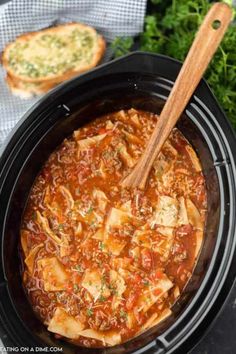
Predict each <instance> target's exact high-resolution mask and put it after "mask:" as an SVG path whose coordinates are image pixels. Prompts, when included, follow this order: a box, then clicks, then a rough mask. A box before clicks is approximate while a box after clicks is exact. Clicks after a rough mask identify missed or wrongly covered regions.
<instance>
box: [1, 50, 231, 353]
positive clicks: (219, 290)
mask: <svg viewBox="0 0 236 354" xmlns="http://www.w3.org/2000/svg"><path fill="white" fill-rule="evenodd" d="M180 67H181V64H180V63H179V62H177V61H175V60H173V59H171V58H168V57H164V56H160V55H154V54H146V53H142V52H137V53H133V54H130V55H128V56H125V57H123V58H121V59H118V60H115V61H113V62H110V63H108V64H105V65H103V66H100V67H99V68H97V69H95V70H93V71H90V72H89V73H87V74H84V75H82V76H80V77H78V78H75V79H73V80H71V81H69V82H67V83H65V84H63V85H60V86H59V87H58V88H56V89H54V90H53V91H52V92H50V93H49V94H47V95H46V96H44V97H43V98H42V99H41V100H40V101H39V102H38V103H37V104H36V105H35V106H34V107H33V108H32V109H31V110H30V111H29V112H28V113H27V114H26V115H25V116H24V117H23V118H22V120H21V121H20V123H19V124H18V125H17V127H16V128H15V130H14V132H13V133H12V135H11V137H10V138H9V140H8V143H7V146H6V148H5V150H4V152H3V155H2V158H1V161H0V206H1V207H0V236H1V245H0V248H1V265H0V322H1V327H2V330H3V331H4V332H5V333H6V336H7V340H8V344H9V343H12V345H13V346H18V347H22V346H24V347H46V346H47V347H50V346H58V347H62V348H63V353H65V354H76V353H81V354H84V353H88V354H97V353H101V354H105V353H106V354H118V353H119V354H122V353H136V354H138V353H153V354H154V353H184V354H185V353H187V352H188V351H189V350H190V349H191V348H192V347H193V346H194V345H195V344H196V342H197V341H198V340H199V339H200V338H201V337H202V336H203V334H204V332H205V331H206V329H207V328H208V327H209V325H210V324H211V322H212V321H213V319H214V318H215V317H216V316H217V314H218V312H219V310H220V308H221V307H222V304H223V303H224V301H225V299H226V297H227V294H228V293H229V290H230V288H231V286H232V284H233V281H234V279H235V274H236V255H235V242H236V237H235V233H236V232H235V230H236V225H235V223H236V212H235V208H236V196H235V188H236V168H235V159H236V158H235V156H236V139H235V136H234V133H233V130H232V128H231V127H230V125H229V123H228V121H227V119H226V117H225V115H224V113H223V112H222V110H221V109H220V107H219V105H218V104H217V102H216V100H215V98H214V96H213V95H212V93H211V91H210V89H209V87H208V86H207V84H206V83H205V81H203V80H202V81H201V82H200V84H199V86H198V88H197V90H196V92H195V94H194V96H193V97H192V99H191V101H190V103H189V104H188V106H187V108H186V110H185V112H184V114H183V115H182V117H181V119H180V121H179V123H178V128H179V129H180V130H181V131H182V133H183V134H184V135H185V137H186V138H187V139H188V140H189V141H190V143H191V144H192V145H193V147H194V149H195V151H196V152H197V154H198V156H199V158H200V161H201V163H202V166H203V173H204V176H205V179H206V185H207V192H208V211H207V223H206V230H205V237H204V244H203V248H202V251H201V254H200V257H199V260H198V263H197V266H196V268H195V270H194V273H193V275H192V278H191V280H190V281H189V283H188V286H187V287H186V289H185V291H184V293H183V294H182V296H181V298H180V299H179V301H178V302H177V303H176V305H175V306H174V307H173V315H172V316H171V317H169V318H167V319H166V320H165V321H164V322H162V323H161V324H160V325H159V326H156V327H154V328H151V329H150V330H149V331H147V332H145V333H144V334H142V335H140V336H139V337H136V338H134V339H132V340H130V341H128V342H127V343H124V344H122V345H119V346H116V347H113V348H106V349H104V348H103V349H87V348H82V347H76V346H74V345H72V344H69V343H68V342H65V341H61V340H57V339H55V338H54V335H53V334H51V333H49V332H48V331H47V329H46V327H45V326H44V325H43V324H42V323H41V322H40V321H39V320H38V319H37V318H36V316H35V315H34V313H33V311H32V308H31V306H30V304H29V303H28V301H27V298H26V296H25V293H24V290H23V288H22V281H21V274H20V259H19V253H18V241H19V229H20V222H21V216H22V213H23V210H24V207H25V204H26V201H27V197H28V195H29V192H30V188H31V186H32V184H33V181H34V179H35V177H36V176H37V174H38V172H39V171H40V169H41V167H42V165H43V163H44V162H45V161H46V160H47V158H48V156H49V155H50V153H51V152H52V151H54V150H55V148H56V147H57V146H58V145H59V144H60V143H61V142H62V141H63V139H64V138H65V137H67V136H69V135H70V134H72V132H73V131H74V130H75V129H78V127H80V126H82V125H83V124H85V123H87V122H88V121H89V120H92V119H94V118H95V117H97V116H99V115H102V114H104V113H108V112H112V111H117V110H119V109H127V108H131V107H134V108H137V109H143V110H147V111H152V112H155V113H160V111H161V109H162V107H163V104H164V102H165V100H166V98H167V96H168V94H169V92H170V90H171V87H172V85H173V81H174V80H175V79H176V77H177V74H178V72H179V70H180ZM3 340H4V339H3Z"/></svg>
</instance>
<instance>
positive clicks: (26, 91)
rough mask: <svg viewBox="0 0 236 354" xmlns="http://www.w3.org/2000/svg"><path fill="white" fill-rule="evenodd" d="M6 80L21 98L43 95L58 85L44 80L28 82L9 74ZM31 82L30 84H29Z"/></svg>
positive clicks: (14, 92)
mask: <svg viewBox="0 0 236 354" xmlns="http://www.w3.org/2000/svg"><path fill="white" fill-rule="evenodd" d="M6 82H7V84H8V86H9V88H10V90H11V92H12V93H13V94H14V95H16V96H19V97H21V98H25V99H26V98H30V97H33V96H38V95H42V94H44V93H46V92H48V91H49V90H50V89H52V88H53V87H55V86H56V84H53V83H48V82H46V83H45V82H42V83H36V84H35V83H27V82H25V81H20V80H16V79H15V78H14V77H11V76H10V75H9V74H7V76H6ZM27 84H29V85H27Z"/></svg>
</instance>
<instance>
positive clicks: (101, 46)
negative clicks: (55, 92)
mask: <svg viewBox="0 0 236 354" xmlns="http://www.w3.org/2000/svg"><path fill="white" fill-rule="evenodd" d="M68 26H74V27H75V28H78V29H87V30H89V31H90V32H92V33H93V34H94V35H97V32H96V31H95V29H93V28H92V27H90V26H87V25H83V24H79V23H68V24H63V25H60V26H57V27H53V28H50V29H48V28H47V29H44V30H41V31H38V32H31V33H28V34H23V35H21V36H19V37H17V38H16V40H15V41H14V42H12V43H9V44H8V45H7V46H6V48H5V50H4V52H3V55H2V64H3V66H4V68H5V69H6V71H7V72H8V73H9V74H10V76H11V77H12V78H15V79H17V80H21V81H25V82H32V83H33V82H40V83H42V82H50V83H58V82H62V81H64V80H67V79H69V78H71V77H73V76H75V75H76V74H79V73H83V72H84V71H87V70H89V69H91V68H93V67H95V66H96V65H97V64H98V63H99V61H100V60H101V58H102V56H103V54H104V52H105V48H106V44H105V40H104V39H103V37H102V36H100V35H98V36H97V48H96V52H95V53H94V55H93V58H92V61H91V62H90V63H89V64H86V65H80V67H78V68H76V70H67V71H66V72H64V73H63V74H61V75H58V74H54V75H50V77H48V76H41V77H39V78H31V77H27V76H23V75H19V74H17V73H16V72H15V71H14V70H13V69H12V68H11V67H10V66H9V58H8V55H9V52H10V49H11V48H12V47H13V46H14V45H15V43H16V42H17V41H20V42H22V41H23V42H26V41H29V40H31V39H32V38H33V37H35V36H38V35H42V33H47V34H48V33H57V32H58V31H60V30H62V29H64V28H66V27H68Z"/></svg>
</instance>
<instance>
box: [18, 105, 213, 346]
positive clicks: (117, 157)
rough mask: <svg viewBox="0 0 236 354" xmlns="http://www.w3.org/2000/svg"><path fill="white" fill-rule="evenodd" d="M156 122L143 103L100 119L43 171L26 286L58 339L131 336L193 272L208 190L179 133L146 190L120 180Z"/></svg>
mask: <svg viewBox="0 0 236 354" xmlns="http://www.w3.org/2000/svg"><path fill="white" fill-rule="evenodd" d="M157 119H158V116H157V115H155V114H153V113H149V112H143V111H137V110H135V109H130V110H127V111H124V110H121V111H119V112H115V113H111V114H107V115H105V116H103V117H100V118H97V119H96V120H94V121H92V122H90V123H89V124H87V125H85V126H83V127H82V128H80V129H78V130H76V131H75V132H74V133H73V135H72V136H71V137H69V138H68V139H65V140H64V142H63V143H62V144H61V145H60V146H59V147H58V148H57V150H56V151H54V152H53V153H52V154H51V155H50V157H49V159H48V161H47V162H46V164H45V165H44V167H43V168H42V170H41V172H40V173H39V175H38V177H37V178H36V181H35V183H34V185H33V187H32V189H31V192H30V195H29V198H28V202H27V206H26V209H25V212H24V215H23V219H22V225H21V256H22V263H23V283H24V287H25V291H26V292H27V295H28V298H29V300H30V303H31V304H32V307H33V309H34V311H35V313H36V314H37V316H38V317H39V318H40V320H41V321H42V322H43V323H44V324H45V326H47V328H48V330H49V331H50V332H52V333H54V335H55V336H56V337H57V338H63V339H65V340H68V341H70V342H73V343H74V344H77V345H81V346H85V347H105V346H114V345H118V344H120V343H123V342H125V341H127V340H129V339H131V338H132V337H134V336H138V335H139V334H141V333H142V332H144V331H146V330H148V329H149V328H151V327H153V326H156V325H157V324H158V323H160V322H161V321H163V320H164V319H166V318H167V317H168V316H170V314H171V308H172V306H173V304H174V303H175V302H176V301H177V299H178V298H179V296H180V295H181V292H182V291H183V289H184V287H185V286H186V284H187V282H188V280H189V278H190V277H191V274H192V272H193V268H194V265H195V263H196V260H197V257H198V253H199V250H200V248H201V243H202V239H203V230H204V222H205V213H206V188H205V181H204V177H203V174H202V169H201V165H200V163H199V160H198V158H197V155H196V153H195V152H194V150H193V148H192V147H191V145H190V144H189V143H188V141H187V140H186V139H185V138H184V136H183V135H182V134H181V133H180V131H179V130H178V129H173V131H172V133H171V135H170V137H169V139H168V140H167V142H166V143H165V144H164V146H163V148H162V151H161V153H160V154H159V156H158V158H157V159H156V161H155V163H154V165H153V169H152V171H151V173H150V176H149V179H148V182H147V186H146V189H145V190H144V191H142V190H139V189H135V190H133V189H128V188H122V187H121V186H120V182H121V180H122V179H123V178H124V177H125V176H126V175H127V174H128V173H129V172H130V171H131V169H132V168H133V167H134V165H135V164H136V162H137V160H138V159H139V157H140V156H141V154H142V152H143V150H144V147H145V145H146V144H147V142H148V140H149V138H150V135H151V133H152V131H153V129H154V126H155V124H156V121H157Z"/></svg>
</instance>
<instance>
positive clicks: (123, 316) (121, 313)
mask: <svg viewBox="0 0 236 354" xmlns="http://www.w3.org/2000/svg"><path fill="white" fill-rule="evenodd" d="M127 316H128V315H127V312H125V311H124V310H120V317H121V318H124V319H125V320H126V319H127Z"/></svg>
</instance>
